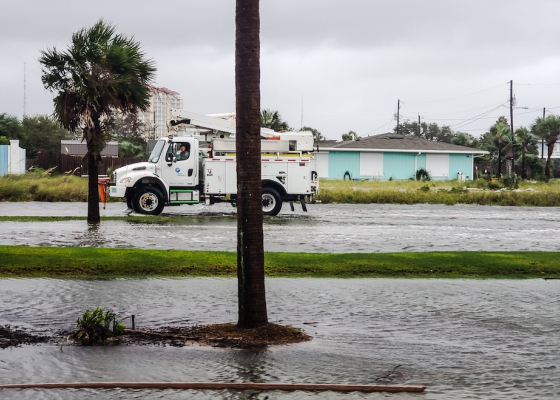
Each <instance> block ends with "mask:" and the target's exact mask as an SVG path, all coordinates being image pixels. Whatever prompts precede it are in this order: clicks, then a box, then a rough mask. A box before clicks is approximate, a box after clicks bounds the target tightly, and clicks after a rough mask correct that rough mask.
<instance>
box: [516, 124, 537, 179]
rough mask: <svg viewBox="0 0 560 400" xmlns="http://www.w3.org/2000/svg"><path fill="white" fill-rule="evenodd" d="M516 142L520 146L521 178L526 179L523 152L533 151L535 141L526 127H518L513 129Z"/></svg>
mask: <svg viewBox="0 0 560 400" xmlns="http://www.w3.org/2000/svg"><path fill="white" fill-rule="evenodd" d="M515 137H516V142H517V143H518V145H519V146H521V179H527V171H526V170H525V153H526V152H527V150H529V151H530V152H531V153H532V152H534V151H535V150H536V149H535V145H536V144H537V141H536V140H535V137H534V136H533V134H531V132H529V130H528V129H527V128H519V129H517V130H516V131H515Z"/></svg>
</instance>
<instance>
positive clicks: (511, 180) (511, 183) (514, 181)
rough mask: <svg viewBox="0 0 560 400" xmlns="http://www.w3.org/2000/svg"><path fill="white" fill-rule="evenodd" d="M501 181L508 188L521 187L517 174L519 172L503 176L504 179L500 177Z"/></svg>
mask: <svg viewBox="0 0 560 400" xmlns="http://www.w3.org/2000/svg"><path fill="white" fill-rule="evenodd" d="M500 181H501V182H502V183H503V185H504V187H506V188H507V189H510V190H511V189H519V177H518V176H517V174H513V175H511V176H509V175H505V176H502V179H500Z"/></svg>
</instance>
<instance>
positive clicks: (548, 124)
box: [531, 115, 560, 179]
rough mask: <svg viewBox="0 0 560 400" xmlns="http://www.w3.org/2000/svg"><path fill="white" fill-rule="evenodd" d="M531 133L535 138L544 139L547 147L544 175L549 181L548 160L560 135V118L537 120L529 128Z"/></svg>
mask: <svg viewBox="0 0 560 400" xmlns="http://www.w3.org/2000/svg"><path fill="white" fill-rule="evenodd" d="M531 132H532V133H533V134H534V135H535V136H537V137H539V138H541V139H544V140H545V142H546V145H547V146H548V157H547V159H546V168H545V172H544V173H545V175H546V177H547V178H548V179H550V158H551V157H552V153H553V152H554V145H555V144H556V141H557V140H558V135H560V116H558V115H549V116H548V117H546V118H537V119H536V120H535V122H534V123H533V126H531Z"/></svg>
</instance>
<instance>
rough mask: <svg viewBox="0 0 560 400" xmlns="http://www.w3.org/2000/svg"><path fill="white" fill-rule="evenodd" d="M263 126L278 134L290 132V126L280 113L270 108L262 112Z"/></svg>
mask: <svg viewBox="0 0 560 400" xmlns="http://www.w3.org/2000/svg"><path fill="white" fill-rule="evenodd" d="M261 126H262V127H263V128H269V129H272V130H275V131H277V132H281V131H289V130H290V126H289V125H288V123H287V122H286V121H284V120H283V119H282V117H281V116H280V113H279V112H278V111H272V110H270V109H268V108H266V109H264V110H262V112H261Z"/></svg>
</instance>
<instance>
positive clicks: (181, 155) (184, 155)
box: [177, 143, 189, 161]
mask: <svg viewBox="0 0 560 400" xmlns="http://www.w3.org/2000/svg"><path fill="white" fill-rule="evenodd" d="M188 158H189V151H188V150H187V145H186V144H185V143H181V150H180V151H179V152H178V153H177V161H181V160H187V159H188Z"/></svg>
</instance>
